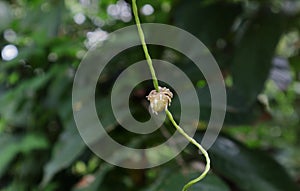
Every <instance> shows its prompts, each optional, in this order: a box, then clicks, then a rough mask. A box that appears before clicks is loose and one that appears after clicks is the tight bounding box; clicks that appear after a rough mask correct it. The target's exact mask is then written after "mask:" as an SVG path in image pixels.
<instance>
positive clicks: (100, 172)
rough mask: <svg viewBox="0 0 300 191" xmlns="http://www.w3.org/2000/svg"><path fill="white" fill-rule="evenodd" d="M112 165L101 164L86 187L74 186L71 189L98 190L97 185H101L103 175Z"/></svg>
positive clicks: (74, 190)
mask: <svg viewBox="0 0 300 191" xmlns="http://www.w3.org/2000/svg"><path fill="white" fill-rule="evenodd" d="M113 167H114V166H112V165H108V164H103V165H102V166H101V167H100V169H99V170H97V172H96V173H95V174H94V175H93V176H94V177H95V180H94V181H93V182H92V183H91V184H89V185H88V186H86V187H82V188H76V187H75V188H74V189H73V191H97V190H99V186H100V185H101V183H102V181H103V179H104V177H105V175H106V174H107V172H108V171H110V170H111V169H112V168H113Z"/></svg>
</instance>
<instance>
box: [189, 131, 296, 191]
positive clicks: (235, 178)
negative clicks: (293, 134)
mask: <svg viewBox="0 0 300 191" xmlns="http://www.w3.org/2000/svg"><path fill="white" fill-rule="evenodd" d="M202 136H203V134H202V133H199V132H198V133H197V134H196V135H195V139H196V140H197V141H198V142H201V138H202ZM209 154H210V157H211V160H212V169H213V171H214V172H216V173H218V174H220V175H222V176H223V177H225V178H226V179H228V180H230V181H231V182H233V183H234V184H235V185H236V186H237V187H238V188H239V189H240V190H242V191H253V190H255V191H283V190H288V191H298V190H299V188H298V187H297V185H296V184H295V182H294V181H293V180H292V178H291V177H290V176H289V174H288V173H287V172H286V170H285V169H284V168H283V167H282V166H281V165H280V164H279V163H277V162H276V161H275V160H274V159H273V158H271V157H270V156H268V155H267V154H265V153H264V152H262V151H259V150H253V149H249V148H247V147H245V146H244V145H242V144H241V143H238V142H236V141H233V140H231V139H229V138H226V137H223V136H219V137H218V139H217V141H216V142H215V143H214V145H213V146H212V147H211V148H210V150H209ZM197 155H198V151H197V152H196V151H195V156H197Z"/></svg>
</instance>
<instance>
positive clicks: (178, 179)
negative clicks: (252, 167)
mask: <svg viewBox="0 0 300 191" xmlns="http://www.w3.org/2000/svg"><path fill="white" fill-rule="evenodd" d="M170 174H172V175H170ZM197 176H199V173H190V174H188V175H183V174H182V172H180V171H179V172H172V173H166V174H165V175H164V177H163V178H162V179H160V180H159V183H158V184H156V186H155V187H151V188H150V189H148V190H146V191H154V190H159V191H170V190H172V191H181V190H182V188H183V186H184V185H185V184H186V183H188V182H189V181H190V180H192V179H194V178H196V177H197ZM197 190H205V191H229V190H230V189H229V188H228V186H226V184H225V183H224V182H223V181H222V180H221V179H220V178H218V177H217V176H216V175H212V174H209V175H207V177H205V179H203V180H202V181H200V182H198V183H196V184H194V185H193V186H192V187H190V189H189V191H197Z"/></svg>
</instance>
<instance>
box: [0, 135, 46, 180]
mask: <svg viewBox="0 0 300 191" xmlns="http://www.w3.org/2000/svg"><path fill="white" fill-rule="evenodd" d="M47 147H48V142H47V140H46V139H45V137H43V136H41V135H38V134H28V135H25V136H13V135H9V134H2V135H1V136H0V177H1V176H2V175H3V173H4V172H5V170H6V168H7V167H8V166H9V163H10V162H11V161H12V160H13V159H14V158H15V157H16V155H17V154H18V153H20V152H21V153H29V152H30V151H32V150H39V149H45V148H47Z"/></svg>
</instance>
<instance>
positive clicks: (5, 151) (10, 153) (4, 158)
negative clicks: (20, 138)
mask: <svg viewBox="0 0 300 191" xmlns="http://www.w3.org/2000/svg"><path fill="white" fill-rule="evenodd" d="M16 141H17V139H16V137H13V136H11V135H4V134H2V135H1V137H0V177H1V176H2V175H3V173H4V172H5V170H6V168H7V167H8V165H9V163H10V162H11V160H12V159H13V158H14V157H15V156H16V155H17V154H18V152H19V145H18V144H16V143H15V142H16Z"/></svg>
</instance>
